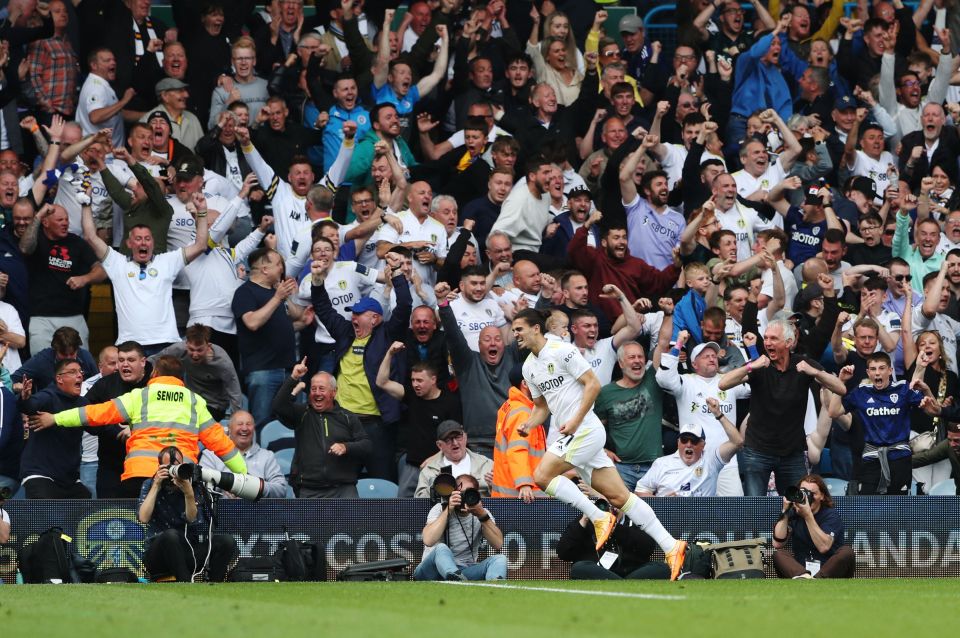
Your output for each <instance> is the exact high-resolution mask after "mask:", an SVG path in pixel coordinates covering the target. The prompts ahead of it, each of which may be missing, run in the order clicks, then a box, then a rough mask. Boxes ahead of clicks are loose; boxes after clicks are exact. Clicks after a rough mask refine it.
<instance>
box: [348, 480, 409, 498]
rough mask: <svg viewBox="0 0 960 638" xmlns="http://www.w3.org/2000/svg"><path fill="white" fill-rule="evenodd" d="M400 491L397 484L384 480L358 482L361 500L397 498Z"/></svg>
mask: <svg viewBox="0 0 960 638" xmlns="http://www.w3.org/2000/svg"><path fill="white" fill-rule="evenodd" d="M399 489H400V488H399V487H397V484H396V483H392V482H390V481H387V480H384V479H375V478H366V479H360V480H359V481H357V491H358V492H359V493H360V498H397V492H398V491H399Z"/></svg>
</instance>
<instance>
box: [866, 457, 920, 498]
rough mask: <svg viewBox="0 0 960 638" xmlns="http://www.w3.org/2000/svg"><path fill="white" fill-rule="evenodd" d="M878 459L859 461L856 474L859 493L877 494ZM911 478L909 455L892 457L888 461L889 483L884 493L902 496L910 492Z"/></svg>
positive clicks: (878, 481) (878, 477)
mask: <svg viewBox="0 0 960 638" xmlns="http://www.w3.org/2000/svg"><path fill="white" fill-rule="evenodd" d="M880 476H881V473H880V461H877V460H875V459H869V460H866V461H860V468H859V474H858V475H857V477H858V481H859V483H860V492H859V493H860V494H861V495H870V494H879V493H880V492H878V491H877V489H878V488H879V486H880ZM912 480H913V468H912V467H911V464H910V457H909V456H907V457H904V458H902V459H893V460H891V461H890V484H889V485H887V491H886V494H887V495H889V496H903V495H905V494H908V493H909V492H910V483H911V481H912Z"/></svg>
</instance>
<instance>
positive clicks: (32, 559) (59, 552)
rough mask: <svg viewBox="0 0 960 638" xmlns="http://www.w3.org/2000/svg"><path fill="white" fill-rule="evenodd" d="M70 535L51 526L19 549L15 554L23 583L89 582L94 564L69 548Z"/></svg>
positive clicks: (92, 574)
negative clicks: (17, 553)
mask: <svg viewBox="0 0 960 638" xmlns="http://www.w3.org/2000/svg"><path fill="white" fill-rule="evenodd" d="M72 543H73V539H72V538H70V537H69V536H67V535H66V534H64V533H63V530H62V529H60V528H59V527H51V528H50V529H48V530H47V531H45V532H43V533H42V534H40V537H39V538H37V540H36V541H35V542H33V543H31V544H29V545H27V546H25V547H23V548H22V549H21V550H20V553H19V555H18V557H17V561H18V564H19V566H20V573H21V574H23V582H25V583H81V582H83V583H92V582H93V580H94V578H95V576H96V567H95V566H94V564H93V563H92V562H90V561H89V560H87V559H86V558H83V557H82V556H80V555H79V554H77V553H76V552H75V551H74V550H73V545H72Z"/></svg>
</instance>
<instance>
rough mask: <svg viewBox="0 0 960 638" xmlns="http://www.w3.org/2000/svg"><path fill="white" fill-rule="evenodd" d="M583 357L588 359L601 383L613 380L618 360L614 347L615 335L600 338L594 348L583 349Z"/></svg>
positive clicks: (604, 383)
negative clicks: (615, 364) (614, 368)
mask: <svg viewBox="0 0 960 638" xmlns="http://www.w3.org/2000/svg"><path fill="white" fill-rule="evenodd" d="M583 358H584V359H586V360H587V363H589V364H590V367H591V368H592V369H593V372H594V373H595V374H596V375H597V379H598V380H599V381H600V385H607V384H608V383H610V381H612V380H613V364H614V363H616V361H617V352H616V350H614V348H613V337H607V338H606V339H600V340H599V341H597V343H596V345H594V346H593V347H592V348H584V349H583Z"/></svg>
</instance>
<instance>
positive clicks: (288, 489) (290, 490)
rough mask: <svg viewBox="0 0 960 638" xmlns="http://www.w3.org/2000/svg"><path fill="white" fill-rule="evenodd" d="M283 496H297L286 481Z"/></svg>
mask: <svg viewBox="0 0 960 638" xmlns="http://www.w3.org/2000/svg"><path fill="white" fill-rule="evenodd" d="M283 497H284V498H297V495H296V494H294V493H293V488H292V487H290V484H289V483H287V493H286V494H284V496H283Z"/></svg>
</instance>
